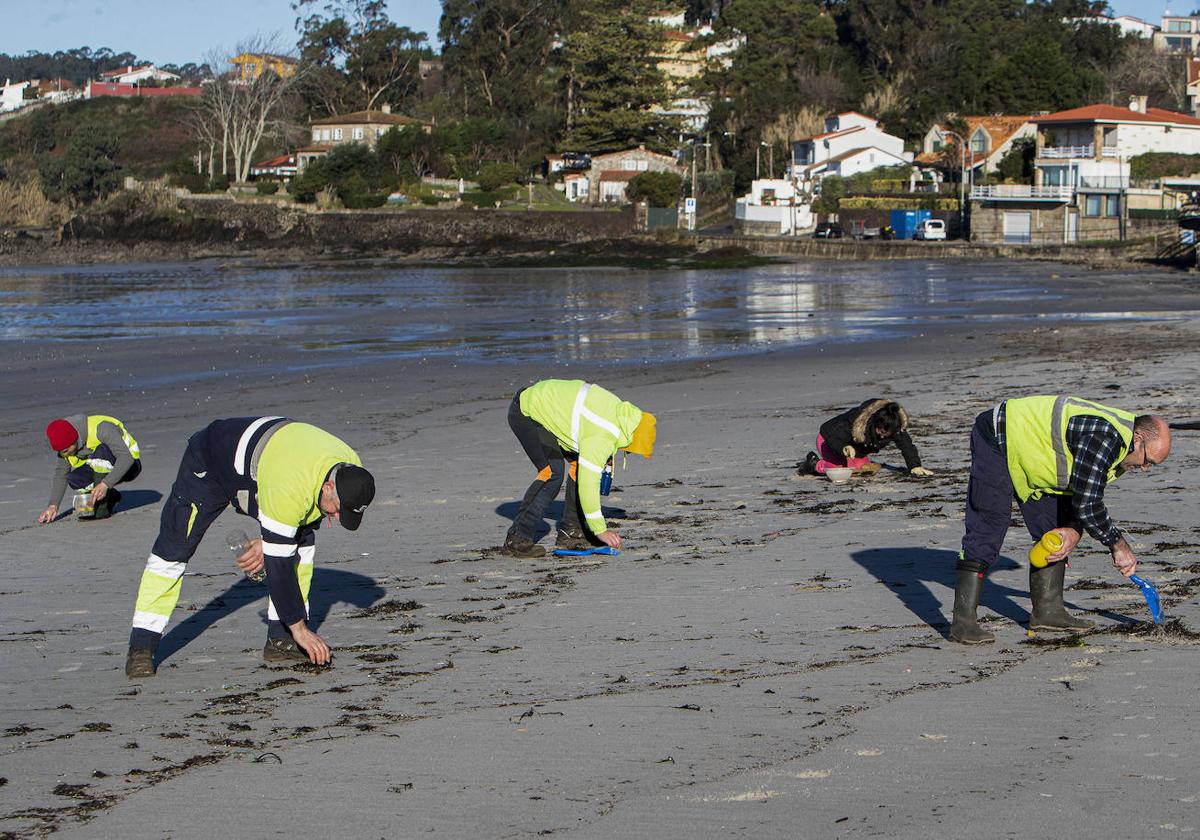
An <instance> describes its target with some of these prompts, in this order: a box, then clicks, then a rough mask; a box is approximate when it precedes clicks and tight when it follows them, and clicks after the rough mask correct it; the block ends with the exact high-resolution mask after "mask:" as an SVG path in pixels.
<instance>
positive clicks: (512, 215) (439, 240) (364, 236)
mask: <svg viewBox="0 0 1200 840" xmlns="http://www.w3.org/2000/svg"><path fill="white" fill-rule="evenodd" d="M633 232H634V214H633V211H632V209H625V210H615V211H614V210H607V211H577V212H540V211H507V210H505V211H495V210H461V209H460V210H425V209H422V210H392V209H388V210H337V211H326V212H316V211H310V210H307V209H305V208H303V207H298V206H296V205H283V206H280V205H276V204H272V203H266V202H264V203H255V202H246V203H243V202H236V201H232V200H213V199H211V198H204V199H199V198H194V199H193V198H188V199H184V200H182V201H180V202H179V203H178V209H177V210H174V211H170V210H162V209H161V208H160V209H158V210H156V211H155V212H153V213H149V214H145V213H137V212H132V211H123V210H122V209H121V208H113V209H109V210H107V211H105V212H102V213H92V214H87V215H84V216H80V217H76V218H75V219H72V220H71V222H69V223H68V224H67V225H66V226H64V228H63V232H62V238H63V239H64V240H65V241H72V240H74V241H89V240H93V241H94V240H103V241H108V242H146V241H150V242H164V241H165V242H178V243H188V244H195V245H214V244H226V245H234V246H243V247H254V248H271V247H278V248H296V249H299V250H308V251H318V252H326V251H347V252H356V253H388V252H391V253H406V254H411V253H421V252H429V253H437V254H442V255H449V256H454V255H464V256H470V255H484V254H493V253H505V252H513V251H518V252H519V251H528V250H540V249H548V248H553V247H555V246H556V245H559V244H568V243H578V242H587V241H591V240H598V239H617V238H621V237H625V236H629V235H631V234H632V233H633Z"/></svg>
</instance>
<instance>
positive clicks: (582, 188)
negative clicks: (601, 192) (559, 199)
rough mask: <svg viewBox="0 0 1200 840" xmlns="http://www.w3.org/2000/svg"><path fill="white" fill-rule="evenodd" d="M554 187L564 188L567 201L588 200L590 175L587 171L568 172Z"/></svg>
mask: <svg viewBox="0 0 1200 840" xmlns="http://www.w3.org/2000/svg"><path fill="white" fill-rule="evenodd" d="M554 187H555V189H560V190H562V192H563V194H564V195H566V197H567V201H571V202H577V201H582V202H586V201H587V200H588V175H587V173H586V172H568V173H566V174H565V175H563V178H562V181H561V182H560V183H557V184H555V185H554Z"/></svg>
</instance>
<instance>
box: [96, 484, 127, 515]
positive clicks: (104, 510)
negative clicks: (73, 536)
mask: <svg viewBox="0 0 1200 840" xmlns="http://www.w3.org/2000/svg"><path fill="white" fill-rule="evenodd" d="M120 501H121V492H120V491H119V490H117V489H115V488H114V489H112V490H109V491H108V492H107V493H105V494H104V498H103V499H101V500H100V502H99V504H97V505H96V512H95V513H94V514H93V515H92V519H108V517H110V516H112V515H113V510H114V509H115V508H116V506H117V503H118V502H120Z"/></svg>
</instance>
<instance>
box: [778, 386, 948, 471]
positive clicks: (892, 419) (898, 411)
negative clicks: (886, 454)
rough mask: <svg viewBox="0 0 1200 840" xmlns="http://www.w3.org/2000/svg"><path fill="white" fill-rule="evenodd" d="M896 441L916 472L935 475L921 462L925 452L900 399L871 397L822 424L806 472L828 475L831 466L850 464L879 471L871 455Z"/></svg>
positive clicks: (803, 465)
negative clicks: (921, 451) (919, 447)
mask: <svg viewBox="0 0 1200 840" xmlns="http://www.w3.org/2000/svg"><path fill="white" fill-rule="evenodd" d="M892 444H895V445H896V447H897V448H898V449H899V450H900V454H901V455H902V456H904V465H905V466H906V467H907V468H908V471H909V472H910V473H911V474H912V475H922V476H924V475H933V472H932V471H930V470H927V469H925V467H923V466H921V456H920V455H918V454H917V447H916V445H914V444H913V442H912V438H911V437H909V434H908V413H907V412H905V410H904V409H903V407H901V405H900V404H899V403H895V402H890V401H888V400H883V399H869V400H867V401H866V402H864V403H862V404H861V405H860V406H858V408H852V409H850V410H849V411H847V412H844V413H842V414H839V415H838V416H836V417H833V418H830V419H829V420H826V421H825V422H824V423H822V424H821V431H820V433H819V434H818V435H817V451H816V452H809V453H808V457H807V458H806V459H805V461H804V463H803V464H802V465H801V467H800V473H801V474H802V475H824V474H825V470H826V469H828V468H829V467H850V468H851V469H853V470H854V472H855V475H866V474H870V473H875V472H878V471H879V465H878V464H875V463H873V462H872V461H871V458H870V456H871V455H874V454H875V453H877V452H879V451H880V450H881V449H883V448H884V447H886V446H891V445H892Z"/></svg>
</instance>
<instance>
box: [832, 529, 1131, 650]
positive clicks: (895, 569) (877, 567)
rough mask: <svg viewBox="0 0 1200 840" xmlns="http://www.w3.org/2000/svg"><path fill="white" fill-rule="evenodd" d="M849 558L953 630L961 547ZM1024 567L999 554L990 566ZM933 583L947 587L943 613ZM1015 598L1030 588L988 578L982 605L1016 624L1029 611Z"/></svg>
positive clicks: (922, 615)
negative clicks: (951, 626) (949, 615)
mask: <svg viewBox="0 0 1200 840" xmlns="http://www.w3.org/2000/svg"><path fill="white" fill-rule="evenodd" d="M850 556H851V557H852V558H853V559H854V561H855V562H856V563H858V564H859V565H860V566H862V567H863V568H864V569H866V570H867V571H868V572H870V573H871V574H872V575H874V576H875V577H876V578H877V579H878V580H879V581H880V582H881V583H883V584H884V585H886V586H887V587H888V588H889V589H890V590H891V591H892V592H894V593H895V594H896V597H897V598H899V599H900V600H901V602H903V604H904V606H906V607H908V609H909V610H911V611H912V613H913V615H915V616H916V617H917V618H919V619H920V620H921V621H923V622H925V623H926V624H928V625H929V626H930V627H932V628H934V629H935V630H937V631H938V632H939V633H941V634H942V635H943V636H946V635H947V634H948V633H949V632H950V621H949V617H948V613H949V610H950V607H951V606H952V605H953V599H954V577H955V572H954V565H955V563H956V562H957V561H958V552H957V551H947V550H945V549H932V548H919V547H915V546H912V547H909V546H897V547H895V548H872V549H867V550H865V551H853V552H851V553H850ZM1023 567H1024V564H1020V563H1017V562H1016V561H1014V560H1012V559H1011V558H1009V557H1001V558H1000V559H999V560H997V561H996V562H995V563H994V564H993V565H992V568H991V571H993V572H994V571H997V570H1000V569H1018V568H1023ZM930 584H936V585H938V586H941V587H945V589H946V590H949V592H948V593H947V594H946V595H944V596H943V597H944V598H945V604H946V607H945V611H943V607H942V602H943V598H942V597H939V596H938V595H937V594H935V593H934V592H933V590H932V589H931V587H930ZM1016 599H1020V600H1021V601H1024V602H1025V603H1028V600H1029V592H1028V590H1025V589H1014V588H1012V587H1009V586H1004V585H1001V584H998V583H996V582H995V580H994V579H992V578H990V577H989V579H988V580H987V581H986V582H985V583H984V586H983V592H982V594H981V596H980V601H979V606H980V607H986V608H988V609H989V610H992V611H993V612H995V613H997V614H998V615H1001V616H1003V617H1004V618H1007V619H1009V620H1010V621H1012V622H1014V623H1016V624H1020V625H1025V624H1028V622H1029V610H1028V609H1027V608H1026V607H1025V606H1023V605H1021V604H1018V603H1017V601H1016ZM1066 606H1067V609H1069V610H1073V611H1076V610H1080V609H1083V608H1082V607H1079V606H1077V605H1075V604H1072V603H1071V602H1070V601H1067V602H1066ZM1091 612H1092V613H1094V614H1095V615H1099V616H1103V617H1104V618H1108V619H1111V620H1113V621H1117V622H1120V623H1129V622H1130V621H1132V619H1130V618H1129V617H1128V616H1125V615H1121V614H1120V613H1114V612H1112V611H1110V610H1091Z"/></svg>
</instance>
